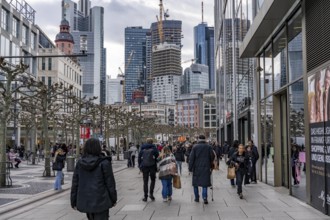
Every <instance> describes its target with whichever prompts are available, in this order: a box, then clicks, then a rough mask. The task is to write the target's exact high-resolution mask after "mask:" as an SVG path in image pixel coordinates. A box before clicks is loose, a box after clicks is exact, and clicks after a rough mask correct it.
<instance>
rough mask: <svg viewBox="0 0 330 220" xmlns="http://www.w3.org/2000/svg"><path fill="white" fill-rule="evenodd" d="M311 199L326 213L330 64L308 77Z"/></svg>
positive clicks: (328, 201) (329, 175)
mask: <svg viewBox="0 0 330 220" xmlns="http://www.w3.org/2000/svg"><path fill="white" fill-rule="evenodd" d="M308 112H309V120H310V154H311V158H310V159H311V164H310V168H311V203H312V206H313V207H314V208H316V209H318V210H320V211H322V212H324V213H327V211H328V210H329V207H330V191H329V190H330V66H329V67H327V68H324V69H322V70H321V71H318V72H316V73H315V74H313V75H312V76H310V77H309V78H308Z"/></svg>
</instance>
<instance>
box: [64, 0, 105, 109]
mask: <svg viewBox="0 0 330 220" xmlns="http://www.w3.org/2000/svg"><path fill="white" fill-rule="evenodd" d="M80 5H83V6H84V7H83V8H84V12H82V11H80V10H79V9H78V4H77V3H75V2H73V1H71V0H63V1H62V16H63V18H66V20H68V21H69V24H70V26H72V28H71V29H70V30H71V34H72V36H73V38H74V42H75V45H74V53H80V36H82V35H85V36H86V37H87V53H88V54H89V55H88V56H87V57H81V58H79V62H80V65H81V68H82V70H83V95H84V96H87V97H93V96H95V97H98V99H97V100H96V101H95V102H97V103H103V104H104V103H105V102H106V50H105V48H104V9H103V7H98V6H95V7H93V8H90V2H88V1H86V0H85V1H80ZM87 11H89V12H88V13H87Z"/></svg>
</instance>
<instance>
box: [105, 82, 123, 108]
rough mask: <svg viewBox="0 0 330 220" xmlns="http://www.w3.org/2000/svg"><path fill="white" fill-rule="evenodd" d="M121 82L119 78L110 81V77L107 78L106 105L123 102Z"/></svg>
mask: <svg viewBox="0 0 330 220" xmlns="http://www.w3.org/2000/svg"><path fill="white" fill-rule="evenodd" d="M122 80H123V78H122V77H119V76H118V77H117V78H116V79H111V77H110V76H107V96H106V97H107V101H106V104H108V105H113V104H116V103H121V102H122V101H123V85H122V84H121V81H122Z"/></svg>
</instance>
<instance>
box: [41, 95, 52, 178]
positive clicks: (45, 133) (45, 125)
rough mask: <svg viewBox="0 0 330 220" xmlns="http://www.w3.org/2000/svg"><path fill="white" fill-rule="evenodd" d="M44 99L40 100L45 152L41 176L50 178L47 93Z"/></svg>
mask: <svg viewBox="0 0 330 220" xmlns="http://www.w3.org/2000/svg"><path fill="white" fill-rule="evenodd" d="M45 96H46V97H43V98H42V99H43V100H42V105H43V111H44V112H43V113H42V131H43V136H44V137H43V139H44V143H43V144H44V150H45V171H44V174H43V176H46V177H50V176H51V170H50V159H51V155H50V147H49V136H48V118H47V116H48V114H47V111H48V103H47V93H46V94H45Z"/></svg>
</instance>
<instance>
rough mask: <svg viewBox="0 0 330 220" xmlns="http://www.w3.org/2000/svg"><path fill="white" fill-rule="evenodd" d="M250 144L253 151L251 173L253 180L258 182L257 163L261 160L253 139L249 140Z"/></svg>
mask: <svg viewBox="0 0 330 220" xmlns="http://www.w3.org/2000/svg"><path fill="white" fill-rule="evenodd" d="M248 146H250V148H251V151H252V173H251V182H252V183H257V171H256V164H257V161H258V160H259V152H258V148H257V146H255V145H254V144H253V140H249V142H248Z"/></svg>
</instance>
